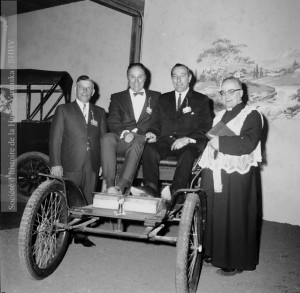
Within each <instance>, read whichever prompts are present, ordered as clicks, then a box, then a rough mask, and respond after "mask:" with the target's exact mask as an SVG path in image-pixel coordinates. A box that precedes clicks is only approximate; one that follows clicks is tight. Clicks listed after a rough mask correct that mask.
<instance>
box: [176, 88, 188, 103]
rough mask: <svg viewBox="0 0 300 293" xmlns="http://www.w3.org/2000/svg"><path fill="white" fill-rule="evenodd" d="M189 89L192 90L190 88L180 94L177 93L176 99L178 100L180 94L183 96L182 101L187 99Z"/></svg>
mask: <svg viewBox="0 0 300 293" xmlns="http://www.w3.org/2000/svg"><path fill="white" fill-rule="evenodd" d="M189 89H190V88H189V87H188V88H187V89H186V90H185V91H184V92H182V93H179V92H177V91H175V96H176V99H178V97H179V94H181V99H182V100H183V99H184V98H185V96H186V95H187V93H188V91H189Z"/></svg>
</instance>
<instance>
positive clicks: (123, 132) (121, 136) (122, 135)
mask: <svg viewBox="0 0 300 293" xmlns="http://www.w3.org/2000/svg"><path fill="white" fill-rule="evenodd" d="M126 133H130V131H129V130H123V131H122V133H121V135H120V139H122V138H124V136H125V134H126Z"/></svg>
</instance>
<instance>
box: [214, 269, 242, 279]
mask: <svg viewBox="0 0 300 293" xmlns="http://www.w3.org/2000/svg"><path fill="white" fill-rule="evenodd" d="M240 273H242V271H241V270H237V269H233V268H224V269H218V270H217V274H219V275H221V276H225V277H229V276H234V275H236V274H240Z"/></svg>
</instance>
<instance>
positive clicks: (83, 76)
mask: <svg viewBox="0 0 300 293" xmlns="http://www.w3.org/2000/svg"><path fill="white" fill-rule="evenodd" d="M81 80H88V81H90V82H91V83H92V84H93V86H94V81H93V80H91V79H90V78H89V77H88V76H87V75H80V76H79V77H78V78H77V81H76V83H78V82H79V81H81Z"/></svg>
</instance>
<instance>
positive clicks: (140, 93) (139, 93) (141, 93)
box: [133, 92, 144, 97]
mask: <svg viewBox="0 0 300 293" xmlns="http://www.w3.org/2000/svg"><path fill="white" fill-rule="evenodd" d="M143 94H144V92H138V93H133V95H134V96H135V97H136V96H137V95H143Z"/></svg>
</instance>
